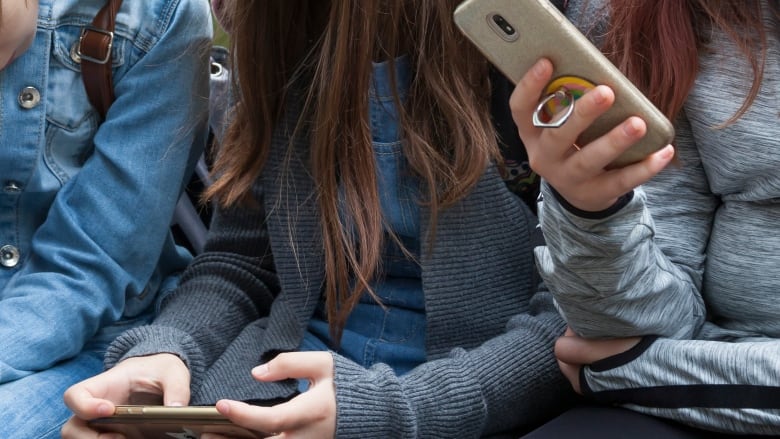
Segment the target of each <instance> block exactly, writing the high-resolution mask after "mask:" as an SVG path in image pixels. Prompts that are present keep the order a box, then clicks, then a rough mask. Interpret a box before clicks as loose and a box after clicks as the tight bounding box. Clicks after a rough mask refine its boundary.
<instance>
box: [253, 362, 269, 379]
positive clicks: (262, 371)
mask: <svg viewBox="0 0 780 439" xmlns="http://www.w3.org/2000/svg"><path fill="white" fill-rule="evenodd" d="M252 375H255V376H264V375H268V365H267V364H261V365H259V366H257V367H255V368H254V369H252Z"/></svg>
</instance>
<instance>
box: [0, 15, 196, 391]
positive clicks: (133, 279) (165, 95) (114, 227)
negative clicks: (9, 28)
mask: <svg viewBox="0 0 780 439" xmlns="http://www.w3.org/2000/svg"><path fill="white" fill-rule="evenodd" d="M104 3H105V2H104V1H103V0H40V9H39V16H38V28H37V33H36V36H35V41H34V43H33V46H32V47H31V48H30V49H29V50H28V51H27V52H26V53H25V54H24V55H23V56H22V57H20V58H19V59H17V60H16V61H14V62H13V63H12V64H11V65H9V66H8V67H7V68H6V69H5V70H3V71H0V383H2V382H7V381H10V380H15V379H18V378H21V377H23V376H26V375H29V374H31V373H34V372H35V371H38V370H42V369H46V368H48V367H50V366H51V365H53V364H54V363H56V362H57V361H60V360H62V359H65V358H69V357H72V356H74V355H75V354H77V353H79V352H80V351H81V350H82V349H83V347H84V345H85V344H86V343H87V342H89V341H90V339H92V338H93V337H96V335H98V333H99V331H101V330H105V329H106V328H107V327H110V326H112V325H115V324H117V323H121V321H122V320H123V319H132V318H133V317H136V316H138V315H142V314H144V313H146V312H147V311H148V310H149V309H150V305H153V304H154V302H155V300H156V299H158V298H159V297H160V294H162V293H160V294H158V293H159V292H161V291H163V292H164V291H166V290H169V289H171V288H172V287H173V286H174V284H175V281H176V275H177V273H178V272H179V271H181V270H182V269H183V268H184V267H185V265H186V264H187V263H188V262H189V260H190V259H191V256H190V254H189V252H187V251H186V250H184V249H183V248H180V247H177V246H176V245H175V243H174V241H173V238H172V236H171V234H170V228H169V225H170V222H171V217H172V212H173V209H174V206H175V204H176V201H177V198H178V196H179V193H180V191H181V190H182V188H183V185H184V183H185V182H186V180H187V179H188V177H189V175H190V172H191V170H192V167H193V166H194V163H195V161H196V159H197V157H198V156H199V155H200V153H201V151H202V149H203V146H204V144H205V140H206V136H207V132H208V131H207V114H208V92H209V91H208V47H209V45H210V42H211V21H210V20H211V16H210V13H209V4H208V2H207V1H206V0H135V1H125V2H124V4H123V5H122V8H121V10H120V11H119V15H118V17H117V24H116V32H115V38H114V43H113V48H112V52H113V75H114V78H113V81H114V89H115V94H116V101H115V102H114V104H113V105H112V106H111V108H110V109H109V112H108V114H107V116H106V120H105V121H104V122H103V123H102V124H101V123H99V116H98V114H97V112H96V110H95V109H94V108H92V107H91V106H90V104H89V102H88V99H87V96H86V92H85V91H84V86H83V84H82V78H81V73H80V64H79V61H80V60H79V57H78V52H77V46H78V41H79V35H80V32H81V29H82V27H83V26H85V25H88V24H89V23H90V22H91V21H92V19H93V18H94V16H95V14H96V12H97V11H98V10H99V8H100V7H102V6H103V4H104Z"/></svg>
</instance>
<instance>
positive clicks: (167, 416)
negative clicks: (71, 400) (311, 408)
mask: <svg viewBox="0 0 780 439" xmlns="http://www.w3.org/2000/svg"><path fill="white" fill-rule="evenodd" d="M89 425H90V427H91V428H94V429H96V430H98V431H101V432H116V433H122V434H124V435H125V436H126V437H127V439H171V438H175V439H198V438H199V437H200V436H201V435H202V434H204V433H218V434H221V435H224V436H228V437H231V438H237V439H258V438H262V437H265V435H263V434H261V433H258V432H253V431H250V430H247V429H245V428H243V427H239V426H238V425H235V424H233V423H232V422H230V420H229V419H227V418H225V417H224V416H222V415H221V414H219V412H218V411H217V409H216V408H215V407H200V406H197V407H194V406H193V407H163V406H117V407H116V411H115V414H114V415H113V416H109V417H106V418H99V419H95V420H92V421H89Z"/></svg>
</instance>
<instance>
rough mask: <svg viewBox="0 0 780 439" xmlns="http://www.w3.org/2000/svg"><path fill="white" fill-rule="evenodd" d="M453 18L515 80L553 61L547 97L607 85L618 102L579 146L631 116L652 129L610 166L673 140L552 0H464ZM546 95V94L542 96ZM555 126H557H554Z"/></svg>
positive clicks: (663, 122) (553, 106)
mask: <svg viewBox="0 0 780 439" xmlns="http://www.w3.org/2000/svg"><path fill="white" fill-rule="evenodd" d="M454 20H455V23H456V25H457V26H458V28H459V29H460V30H461V32H463V33H464V35H466V37H467V38H468V39H469V40H471V41H472V42H473V43H474V44H475V45H476V47H477V48H478V49H479V50H480V51H481V52H482V53H483V54H484V55H485V56H486V57H487V59H488V60H489V61H490V62H491V63H492V64H493V65H495V67H496V68H497V69H499V70H500V71H501V72H502V73H503V74H504V75H505V76H506V77H507V78H509V79H510V80H511V81H513V82H514V83H517V82H518V81H520V79H521V78H522V77H523V75H525V73H526V72H527V71H528V69H530V68H531V66H533V65H534V64H535V63H536V61H537V60H538V59H539V58H548V59H549V60H550V61H552V63H553V79H552V81H551V82H550V83H549V84H548V85H547V87H546V88H545V94H544V95H543V97H544V96H547V95H550V94H552V93H554V92H555V91H557V90H559V89H561V87H564V88H565V90H567V91H568V92H569V96H571V97H573V98H574V99H575V100H576V99H577V98H579V97H580V96H582V95H583V94H584V93H585V92H586V91H587V90H589V89H591V88H593V87H595V86H596V85H602V84H603V85H608V86H609V87H610V88H612V90H613V91H614V93H615V103H614V105H613V106H612V108H610V109H609V110H608V111H607V112H606V113H604V114H603V115H602V116H601V117H599V118H598V119H597V120H596V121H595V122H594V123H593V124H592V125H591V126H590V127H589V128H588V129H586V130H585V131H584V132H583V133H582V135H581V136H580V137H579V138H578V143H579V144H580V145H585V144H587V143H588V142H590V141H592V140H594V139H596V138H598V137H600V136H601V135H603V134H605V133H607V132H608V131H610V130H611V129H612V128H614V127H615V126H617V125H618V124H620V123H621V122H623V121H624V120H626V118H628V117H629V116H639V117H641V118H642V119H643V120H644V121H645V123H646V124H647V133H646V135H645V136H644V137H643V138H642V139H640V140H639V141H638V142H637V143H636V144H634V145H633V146H632V147H631V148H630V149H628V150H627V151H625V152H624V153H623V154H622V155H620V156H619V157H618V158H617V159H616V160H615V161H613V162H612V163H611V164H610V165H609V168H615V167H621V166H625V165H628V164H630V163H634V162H637V161H640V160H642V159H643V158H644V157H646V156H647V155H648V154H651V153H652V152H654V151H657V150H659V149H661V148H663V147H664V146H666V145H668V144H669V143H671V142H672V140H673V139H674V127H673V126H672V124H671V123H670V122H669V120H668V119H667V118H666V117H665V116H664V115H663V113H661V111H659V110H658V109H657V108H656V107H655V106H654V105H653V104H652V103H651V102H650V101H649V100H648V99H647V98H646V97H645V96H644V95H643V94H642V93H641V92H640V91H639V90H638V89H637V88H636V87H635V86H634V85H633V84H632V83H631V81H629V80H628V79H627V78H626V77H625V76H623V74H622V73H621V72H620V70H618V68H617V67H615V66H614V65H613V64H612V63H611V62H610V61H609V60H608V59H607V58H606V57H605V56H604V55H603V54H602V53H601V51H599V50H598V48H596V47H595V46H594V45H593V44H592V43H591V42H590V41H588V39H587V38H586V37H585V36H584V35H583V34H582V33H581V32H580V31H579V30H578V29H577V28H576V27H575V26H574V25H573V24H572V23H571V22H569V20H568V19H567V18H566V17H565V16H564V15H563V14H562V13H561V12H560V11H558V9H556V8H555V6H553V5H552V4H551V3H550V2H549V1H547V0H465V1H464V2H462V3H461V4H460V5H458V7H457V8H456V10H455V12H454ZM540 100H541V98H540ZM568 105H569V102H568V101H567V100H565V99H564V100H558V99H553V100H550V101H549V102H548V103H547V104H546V106H545V111H546V112H547V113H548V116H549V117H552V115H554V114H557V113H558V111H560V110H561V107H565V106H568ZM552 129H554V128H552Z"/></svg>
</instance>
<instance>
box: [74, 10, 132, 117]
mask: <svg viewBox="0 0 780 439" xmlns="http://www.w3.org/2000/svg"><path fill="white" fill-rule="evenodd" d="M120 6H122V0H108V3H106V5H105V6H103V8H102V9H101V10H100V11H99V12H98V13H97V15H95V19H94V20H92V25H91V26H86V27H84V29H82V30H81V38H80V40H79V48H78V54H79V57H81V75H82V78H83V80H84V87H85V88H86V90H87V97H89V102H90V103H92V105H93V106H94V107H95V108H96V109H97V111H98V113H100V116H101V118H102V119H105V118H106V113H107V112H108V108H109V107H110V106H111V104H112V103H113V102H114V83H113V78H112V76H111V48H112V47H113V45H114V25H115V24H116V14H117V13H118V12H119V7H120Z"/></svg>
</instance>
